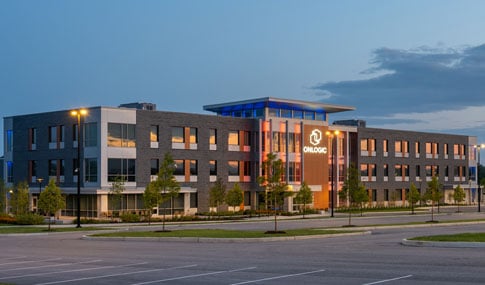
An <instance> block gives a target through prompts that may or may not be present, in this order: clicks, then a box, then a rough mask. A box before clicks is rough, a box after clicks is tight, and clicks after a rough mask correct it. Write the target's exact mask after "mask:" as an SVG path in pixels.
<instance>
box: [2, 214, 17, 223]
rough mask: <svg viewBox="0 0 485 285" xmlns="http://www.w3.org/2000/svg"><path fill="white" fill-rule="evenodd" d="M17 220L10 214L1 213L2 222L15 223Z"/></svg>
mask: <svg viewBox="0 0 485 285" xmlns="http://www.w3.org/2000/svg"><path fill="white" fill-rule="evenodd" d="M15 222H16V220H15V218H14V217H12V216H9V215H0V224H15Z"/></svg>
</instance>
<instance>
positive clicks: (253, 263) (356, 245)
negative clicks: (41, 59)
mask: <svg viewBox="0 0 485 285" xmlns="http://www.w3.org/2000/svg"><path fill="white" fill-rule="evenodd" d="M344 219H345V218H342V220H341V221H340V222H342V223H345V220H344ZM335 221H336V222H339V220H333V222H335ZM294 223H302V224H301V225H300V226H301V227H305V224H311V225H312V226H314V224H315V223H322V221H321V220H311V221H281V223H280V225H281V227H282V228H285V227H295V225H294ZM269 225H270V224H264V223H262V224H252V223H249V224H248V223H246V224H244V225H241V227H243V226H244V227H260V226H261V227H267V226H269ZM198 226H202V225H194V227H198ZM224 226H225V225H218V227H224ZM236 226H237V225H235V224H227V225H226V227H228V228H234V227H236ZM204 227H211V225H204ZM483 227H484V226H483V224H474V225H454V226H433V227H425V228H392V229H374V230H373V232H372V235H364V236H345V237H334V238H326V239H309V240H295V241H276V242H263V243H254V242H242V243H231V242H221V243H192V242H153V241H111V240H108V241H106V240H104V241H101V240H83V239H81V237H82V233H56V234H49V235H22V236H0V245H1V251H0V252H1V253H0V284H1V283H2V282H3V283H6V284H157V283H165V284H225V285H230V284H280V285H281V284H298V283H300V284H344V285H345V284H348V285H358V284H359V285H363V284H366V285H370V284H392V285H400V284H485V271H484V270H483V269H484V268H485V259H484V258H483V257H484V256H485V249H484V248H462V249H460V248H420V247H408V246H402V245H401V244H400V241H401V240H402V239H403V238H407V237H412V236H417V235H426V234H442V233H455V232H468V231H483Z"/></svg>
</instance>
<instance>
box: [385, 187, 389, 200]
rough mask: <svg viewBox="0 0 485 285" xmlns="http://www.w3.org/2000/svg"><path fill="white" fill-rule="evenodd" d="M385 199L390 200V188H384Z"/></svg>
mask: <svg viewBox="0 0 485 285" xmlns="http://www.w3.org/2000/svg"><path fill="white" fill-rule="evenodd" d="M384 201H389V189H384Z"/></svg>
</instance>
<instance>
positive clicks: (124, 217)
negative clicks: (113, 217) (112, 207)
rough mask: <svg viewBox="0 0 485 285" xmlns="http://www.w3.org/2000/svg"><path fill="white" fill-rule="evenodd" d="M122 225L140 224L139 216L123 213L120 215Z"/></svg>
mask: <svg viewBox="0 0 485 285" xmlns="http://www.w3.org/2000/svg"><path fill="white" fill-rule="evenodd" d="M120 218H121V221H122V222H123V223H138V222H140V216H139V215H137V214H131V213H125V214H121V215H120Z"/></svg>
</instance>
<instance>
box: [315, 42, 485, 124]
mask: <svg viewBox="0 0 485 285" xmlns="http://www.w3.org/2000/svg"><path fill="white" fill-rule="evenodd" d="M371 63H372V64H373V65H374V67H372V68H371V69H368V70H365V71H363V73H365V74H377V73H379V72H381V73H382V72H385V73H384V74H381V75H378V76H377V77H373V78H370V79H365V80H354V81H340V82H326V83H322V84H318V85H316V86H314V87H313V90H315V91H318V92H324V94H326V99H327V100H326V102H329V103H331V102H332V101H333V102H335V103H338V104H346V105H351V106H356V107H357V109H358V110H359V113H363V114H381V115H383V114H392V113H408V112H430V111H435V110H456V109H463V108H465V107H467V106H470V105H485V88H483V87H484V85H483V82H485V45H480V46H476V47H468V48H462V49H443V48H440V49H438V48H429V47H420V48H417V49H413V50H398V49H390V48H380V49H377V50H375V51H374V52H373V59H372V61H371ZM328 94H332V96H329V95H328Z"/></svg>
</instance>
